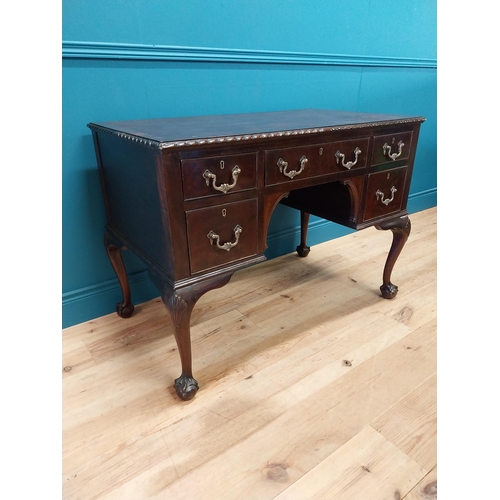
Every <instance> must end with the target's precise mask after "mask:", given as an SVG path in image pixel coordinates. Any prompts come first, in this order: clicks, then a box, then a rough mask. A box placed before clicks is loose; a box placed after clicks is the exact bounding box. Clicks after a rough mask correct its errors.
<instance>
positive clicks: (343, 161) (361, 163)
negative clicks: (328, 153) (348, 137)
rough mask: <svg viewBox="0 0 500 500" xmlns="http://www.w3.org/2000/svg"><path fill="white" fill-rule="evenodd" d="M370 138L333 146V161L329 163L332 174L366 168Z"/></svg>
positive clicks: (343, 142) (342, 142)
mask: <svg viewBox="0 0 500 500" xmlns="http://www.w3.org/2000/svg"><path fill="white" fill-rule="evenodd" d="M368 141H369V139H368V137H366V138H362V139H355V140H352V141H339V142H334V143H333V144H332V148H333V151H332V153H333V161H331V160H330V161H329V162H328V164H329V170H330V171H331V172H343V171H345V170H355V169H357V168H364V167H366V160H367V158H368Z"/></svg>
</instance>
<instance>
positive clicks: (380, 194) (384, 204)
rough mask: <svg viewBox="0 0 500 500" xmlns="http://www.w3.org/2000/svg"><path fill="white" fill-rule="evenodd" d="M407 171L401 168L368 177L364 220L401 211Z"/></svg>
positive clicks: (405, 168)
mask: <svg viewBox="0 0 500 500" xmlns="http://www.w3.org/2000/svg"><path fill="white" fill-rule="evenodd" d="M407 170H408V169H407V167H400V168H395V169H392V170H385V171H383V172H377V173H375V174H370V175H369V176H368V186H367V189H366V196H365V198H366V202H365V211H364V216H363V220H369V219H374V218H376V217H380V216H383V215H387V214H390V213H392V212H397V211H398V210H401V205H402V202H403V194H404V190H405V183H406V173H407Z"/></svg>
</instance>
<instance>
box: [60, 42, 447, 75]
mask: <svg viewBox="0 0 500 500" xmlns="http://www.w3.org/2000/svg"><path fill="white" fill-rule="evenodd" d="M62 57H63V59H121V60H125V59H126V60H144V61H187V62H240V63H258V64H312V65H326V66H372V67H393V68H434V69H436V68H437V61H436V59H425V58H411V57H384V56H358V55H350V54H324V53H315V52H288V51H276V50H250V49H228V48H217V47H186V46H179V45H153V44H134V43H113V42H86V41H73V40H63V42H62Z"/></svg>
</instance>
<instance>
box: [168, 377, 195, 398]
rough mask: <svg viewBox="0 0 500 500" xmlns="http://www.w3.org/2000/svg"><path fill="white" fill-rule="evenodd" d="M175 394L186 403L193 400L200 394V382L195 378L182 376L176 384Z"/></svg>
mask: <svg viewBox="0 0 500 500" xmlns="http://www.w3.org/2000/svg"><path fill="white" fill-rule="evenodd" d="M174 388H175V392H177V395H178V396H179V397H180V398H181V399H182V400H184V401H189V400H190V399H193V398H194V396H195V395H196V393H197V392H198V382H196V380H195V379H194V378H193V377H187V376H186V375H181V376H180V377H179V378H178V379H176V380H175V382H174Z"/></svg>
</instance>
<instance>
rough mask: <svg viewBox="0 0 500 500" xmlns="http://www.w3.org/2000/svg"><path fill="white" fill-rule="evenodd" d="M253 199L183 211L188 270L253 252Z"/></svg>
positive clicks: (202, 267) (254, 224)
mask: <svg viewBox="0 0 500 500" xmlns="http://www.w3.org/2000/svg"><path fill="white" fill-rule="evenodd" d="M257 211H258V209H257V199H256V198H253V199H251V200H244V201H238V202H234V203H226V204H224V205H217V206H215V207H210V208H201V209H199V210H191V211H189V212H186V220H187V233H188V243H189V262H190V265H191V273H192V274H193V273H198V272H200V271H205V270H207V269H211V268H212V267H216V266H220V265H223V264H228V263H230V262H233V261H237V260H240V259H243V258H245V257H250V256H252V255H256V254H257Z"/></svg>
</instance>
